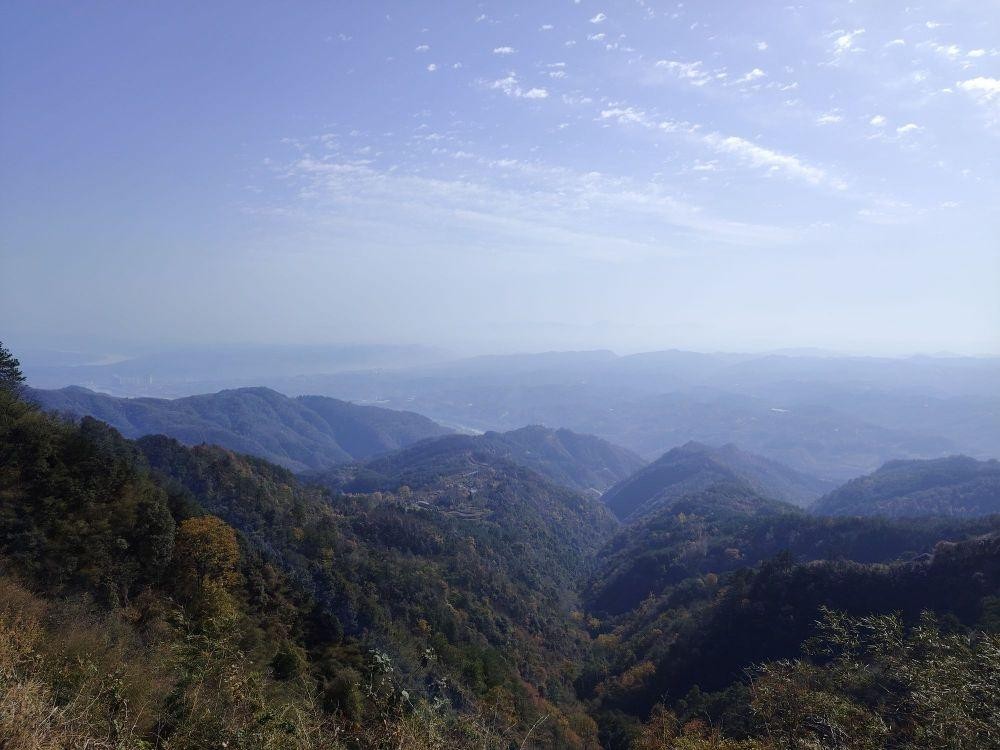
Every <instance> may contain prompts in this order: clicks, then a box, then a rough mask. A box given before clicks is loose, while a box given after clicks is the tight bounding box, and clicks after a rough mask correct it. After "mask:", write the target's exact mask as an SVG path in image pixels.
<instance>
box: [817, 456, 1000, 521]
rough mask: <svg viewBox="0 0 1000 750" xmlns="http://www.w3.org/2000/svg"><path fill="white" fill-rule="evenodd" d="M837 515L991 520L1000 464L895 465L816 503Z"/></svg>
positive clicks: (999, 491) (959, 460)
mask: <svg viewBox="0 0 1000 750" xmlns="http://www.w3.org/2000/svg"><path fill="white" fill-rule="evenodd" d="M812 510H813V511H814V512H815V513H818V514H821V515H834V516H888V517H902V516H965V517H970V516H985V515H989V514H991V513H1000V462H998V461H996V460H992V461H977V460H975V459H973V458H969V457H968V456H952V457H950V458H940V459H933V460H926V461H890V462H889V463H887V464H885V465H884V466H882V467H881V468H880V469H878V470H877V471H875V472H873V473H871V474H868V475H867V476H863V477H859V478H857V479H854V480H851V481H850V482H848V483H847V484H845V485H844V486H842V487H840V488H838V489H836V490H834V491H833V492H831V493H829V494H828V495H825V496H824V497H822V498H820V499H819V500H817V501H816V503H815V505H814V506H813V508H812Z"/></svg>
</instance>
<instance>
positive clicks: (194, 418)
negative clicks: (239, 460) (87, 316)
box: [27, 386, 451, 471]
mask: <svg viewBox="0 0 1000 750" xmlns="http://www.w3.org/2000/svg"><path fill="white" fill-rule="evenodd" d="M27 395H28V396H29V397H30V398H31V399H32V400H34V401H35V402H36V403H38V404H39V405H40V406H41V407H42V408H44V409H46V410H48V411H58V412H63V413H70V414H74V415H77V416H91V417H95V418H96V419H100V420H102V421H104V422H107V423H108V424H110V425H111V426H113V427H114V428H115V429H117V430H119V431H120V432H121V433H122V434H123V435H125V436H126V437H129V438H139V437H142V436H144V435H156V434H162V435H167V436H168V437H172V438H175V439H176V440H179V441H180V442H182V443H185V444H187V445H198V444H201V443H211V444H215V445H220V446H222V447H224V448H228V449H230V450H234V451H238V452H240V453H247V454H250V455H254V456H259V457H261V458H265V459H267V460H269V461H273V462H274V463H277V464H280V465H281V466H284V467H286V468H288V469H291V470H293V471H307V470H316V469H322V468H327V467H329V466H332V465H334V464H337V463H345V462H350V461H356V460H359V459H365V458H369V457H371V456H375V455H378V454H379V453H384V452H386V451H391V450H396V449H398V448H401V447H404V446H407V445H411V444H413V443H415V442H417V441H419V440H423V439H425V438H430V437H438V436H441V435H447V434H449V433H450V432H451V431H450V430H448V429H447V428H445V427H442V426H441V425H439V424H437V423H436V422H434V421H432V420H430V419H428V418H427V417H423V416H421V415H419V414H415V413H413V412H406V411H394V410H391V409H383V408H380V407H376V406H359V405H357V404H352V403H350V402H347V401H341V400H339V399H335V398H328V397H325V396H299V397H297V398H289V397H288V396H285V395H282V394H281V393H278V392H277V391H273V390H271V389H269V388H237V389H233V390H226V391H219V392H218V393H211V394H205V395H201V396H187V397H185V398H179V399H173V400H168V399H155V398H117V397H114V396H107V395H105V394H101V393H95V392H94V391H91V390H88V389H86V388H80V387H76V386H71V387H68V388H62V389H60V390H56V391H46V390H34V389H33V390H30V391H29V393H28V394H27Z"/></svg>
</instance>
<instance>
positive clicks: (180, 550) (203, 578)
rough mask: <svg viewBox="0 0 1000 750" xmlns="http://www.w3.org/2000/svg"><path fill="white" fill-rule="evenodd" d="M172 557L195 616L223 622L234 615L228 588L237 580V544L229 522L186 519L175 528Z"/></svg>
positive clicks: (202, 517) (238, 551) (212, 518)
mask: <svg viewBox="0 0 1000 750" xmlns="http://www.w3.org/2000/svg"><path fill="white" fill-rule="evenodd" d="M174 561H175V564H176V566H177V574H178V579H179V588H180V590H181V593H182V594H183V595H184V596H185V598H186V599H187V600H188V602H189V603H190V604H191V606H192V609H193V612H194V614H195V615H196V618H197V620H199V621H200V622H201V623H202V624H205V625H208V624H211V623H213V622H214V623H215V625H223V624H224V623H226V622H228V621H230V620H231V619H232V618H233V617H234V616H235V612H236V606H235V603H234V602H233V600H232V596H231V594H230V589H231V588H232V587H233V586H235V585H236V583H238V582H239V574H238V572H237V566H238V565H239V562H240V545H239V541H238V540H237V538H236V532H235V531H234V530H233V528H232V526H229V525H228V524H227V523H225V521H223V520H221V519H220V518H216V517H215V516H198V517H196V518H189V519H187V520H186V521H184V522H183V523H182V524H181V525H180V528H178V530H177V541H176V543H175V545H174Z"/></svg>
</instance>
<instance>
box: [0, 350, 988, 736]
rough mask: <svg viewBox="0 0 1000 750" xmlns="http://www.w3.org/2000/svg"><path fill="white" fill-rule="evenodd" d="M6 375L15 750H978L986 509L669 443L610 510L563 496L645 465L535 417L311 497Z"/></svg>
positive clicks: (0, 623) (280, 479)
mask: <svg viewBox="0 0 1000 750" xmlns="http://www.w3.org/2000/svg"><path fill="white" fill-rule="evenodd" d="M18 376H19V370H18V368H17V363H16V360H13V359H12V358H9V357H7V353H6V352H5V351H4V350H3V349H2V347H0V746H3V747H5V748H6V747H11V748H13V749H15V750H26V749H27V748H31V749H32V750H34V749H35V748H64V747H65V748H71V747H92V748H99V749H100V750H111V749H112V748H121V747H130V748H131V747H149V748H151V749H152V750H201V749H202V748H208V747H219V746H225V747H228V748H231V749H233V750H236V749H239V750H257V749H258V748H265V749H266V750H272V749H273V750H279V749H280V750H285V749H286V748H287V749H288V750H320V748H323V749H324V750H389V749H390V748H394V749H396V748H400V747H405V748H408V750H410V749H412V750H441V748H454V749H455V750H484V749H485V750H494V749H496V750H514V749H515V748H517V749H518V750H521V749H524V750H801V748H802V747H816V748H833V747H851V748H854V747H858V748H884V749H886V750H888V749H889V748H899V747H920V748H961V749H962V750H965V749H966V748H970V749H971V748H980V747H992V746H995V745H996V744H997V742H996V740H997V735H996V726H998V722H1000V695H998V694H997V691H995V690H993V689H992V686H993V685H995V684H997V682H998V681H1000V635H998V633H1000V517H997V516H994V517H989V518H979V519H959V518H943V519H942V518H938V519H923V518H920V519H918V518H908V519H896V520H891V519H882V518H860V517H850V518H836V517H817V516H814V515H810V514H809V513H806V512H805V511H803V510H802V509H800V508H798V507H796V506H794V505H791V504H789V503H786V502H783V501H781V500H777V499H774V498H773V497H768V496H767V495H766V494H765V493H764V491H763V482H762V481H758V482H757V484H755V485H753V484H750V483H748V482H747V481H746V480H745V479H743V478H742V477H740V476H739V475H738V472H737V471H736V470H735V469H734V468H733V464H737V465H738V467H742V468H746V467H747V466H750V467H758V468H759V465H758V464H756V463H754V461H753V460H750V459H747V458H746V457H745V456H744V455H741V454H739V453H738V452H737V453H736V454H734V455H736V457H737V458H738V459H739V460H738V461H737V458H733V457H732V455H730V460H729V462H728V463H727V462H725V461H719V460H717V457H716V456H715V453H716V452H715V451H713V450H707V449H704V447H703V446H687V447H685V448H684V449H680V450H679V451H678V454H677V455H676V456H675V459H676V458H678V457H680V459H682V460H679V461H678V462H677V464H676V465H677V466H678V467H680V468H678V469H677V472H676V475H675V474H670V472H667V473H666V474H665V475H663V476H666V478H667V479H673V480H674V481H673V483H671V482H667V483H666V484H665V485H664V486H666V487H667V488H668V489H669V491H667V492H659V493H655V492H654V493H653V497H654V499H655V500H656V502H653V503H651V504H649V503H647V502H646V501H642V502H640V503H639V507H641V508H643V512H642V513H641V514H639V515H638V516H637V517H636V519H635V520H633V521H632V522H630V523H629V524H628V525H625V526H622V525H620V524H618V523H617V522H616V521H615V519H614V518H613V516H612V515H611V513H610V511H609V510H608V509H607V508H606V507H605V505H604V504H603V503H602V502H601V501H600V500H599V499H598V498H597V497H595V496H594V493H593V492H581V491H575V490H573V489H570V488H568V487H565V486H559V484H557V483H556V482H557V481H561V482H564V483H568V482H569V481H570V480H571V479H573V478H574V477H577V478H576V481H577V482H578V483H579V485H580V486H587V487H593V486H596V485H597V483H598V481H600V480H602V479H603V478H606V477H608V472H612V473H613V472H621V473H624V472H625V471H629V470H631V468H632V465H633V464H635V463H636V462H635V459H634V457H631V456H629V455H628V454H627V453H622V452H621V451H620V450H618V449H616V448H614V446H608V445H607V444H604V443H602V442H601V441H596V440H595V439H592V438H589V437H587V436H577V435H573V434H567V433H565V432H563V431H549V430H545V429H542V428H528V429H526V430H519V431H516V432H515V433H513V434H488V435H484V436H478V437H470V436H463V435H446V436H443V437H438V438H432V439H427V440H423V441H419V442H417V443H415V444H414V445H412V446H409V447H407V448H403V449H400V450H396V451H392V452H389V453H387V454H385V455H382V456H379V457H377V458H374V459H371V460H369V461H367V462H366V463H363V464H356V463H355V464H350V465H346V466H343V467H340V468H338V469H335V470H333V471H330V472H325V473H323V474H317V475H314V476H315V477H317V478H321V479H322V480H323V481H324V483H325V484H326V485H327V487H326V488H324V487H321V486H318V485H316V484H307V483H303V481H301V480H300V479H298V478H297V477H296V476H295V475H294V474H293V473H292V472H291V471H289V470H288V469H286V468H282V467H279V466H276V465H274V464H271V463H269V462H267V461H266V460H263V459H261V458H255V457H249V456H245V455H241V454H239V453H236V452H233V451H231V450H228V449H225V448H221V447H216V446H210V445H199V446H196V447H186V446H184V445H183V444H182V443H180V442H178V441H177V440H175V439H173V438H170V437H166V436H162V435H150V436H145V437H142V438H140V439H138V440H129V439H127V438H124V437H123V436H122V435H121V434H120V433H118V432H117V431H116V430H115V429H113V428H112V427H109V426H108V425H106V424H104V423H102V422H100V421H98V420H95V419H93V418H90V417H84V418H82V419H79V420H77V421H75V422H70V421H62V420H60V419H59V418H57V417H56V416H53V415H49V414H45V413H43V412H42V411H40V410H39V409H37V408H34V407H33V406H31V405H29V404H28V403H26V402H24V401H22V400H21V399H20V398H19V397H18V393H19V392H20V389H21V384H20V381H19V380H18ZM722 452H723V453H724V454H726V453H730V454H732V449H727V450H725V451H722ZM706 456H708V457H709V458H710V459H711V460H710V461H709V462H708V464H706V463H704V461H703V460H702V459H704V458H705V457H706ZM751 458H752V457H751ZM748 461H749V463H747V462H748ZM532 462H534V464H532ZM591 462H593V463H591ZM585 465H587V466H590V473H589V474H588V473H587V472H586V471H583V473H580V474H578V473H577V472H579V471H582V469H581V468H578V467H583V466H585ZM531 466H534V467H535V468H537V471H536V470H535V468H530V467H531ZM986 466H989V465H988V464H987V465H986ZM685 467H694V470H692V471H690V472H688V473H685V471H684V469H685ZM764 467H765V469H766V471H764V470H761V473H762V474H763V475H764V476H766V477H771V478H772V481H774V482H775V484H774V485H773V487H778V488H780V487H782V486H783V485H782V484H781V483H780V482H778V481H777V480H774V479H773V476H778V477H785V478H786V479H787V474H786V473H784V472H778V473H777V474H771V473H768V472H774V471H776V470H775V468H774V467H773V466H772V465H771V464H770V463H769V462H764ZM661 468H662V467H661ZM543 471H544V472H545V473H546V474H547V475H548V477H550V478H546V477H543V475H542V472H543ZM645 471H646V470H645V469H643V468H640V469H639V470H638V472H637V474H636V476H640V477H641V476H642V475H643V473H644V472H645ZM963 472H965V473H968V472H969V467H968V466H966V467H965V469H961V468H960V467H959V468H955V467H951V468H948V469H947V471H946V470H944V469H943V468H942V467H938V469H937V470H936V473H935V474H934V475H935V476H939V475H947V476H950V477H952V478H954V477H955V476H959V475H961V476H965V474H963ZM987 473H989V472H987ZM688 477H696V478H698V479H696V480H692V481H687V478H688ZM662 478H663V477H661V479H662ZM703 479H704V480H705V481H702V480H703ZM708 479H711V481H708ZM925 481H926V480H925ZM963 481H964V480H963ZM907 486H908V485H907ZM670 488H672V489H670ZM772 491H773V490H772ZM635 496H636V497H640V496H641V495H639V494H638V493H637V494H636V495H635ZM838 743H839V744H838Z"/></svg>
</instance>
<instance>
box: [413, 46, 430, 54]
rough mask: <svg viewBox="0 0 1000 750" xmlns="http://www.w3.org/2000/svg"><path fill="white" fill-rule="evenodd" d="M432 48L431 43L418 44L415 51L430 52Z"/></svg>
mask: <svg viewBox="0 0 1000 750" xmlns="http://www.w3.org/2000/svg"><path fill="white" fill-rule="evenodd" d="M430 49H431V46H430V45H429V44H418V45H417V46H416V48H414V50H413V51H414V52H429V51H430Z"/></svg>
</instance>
